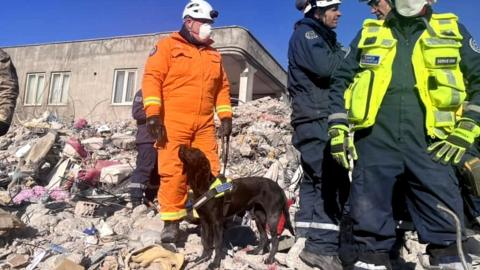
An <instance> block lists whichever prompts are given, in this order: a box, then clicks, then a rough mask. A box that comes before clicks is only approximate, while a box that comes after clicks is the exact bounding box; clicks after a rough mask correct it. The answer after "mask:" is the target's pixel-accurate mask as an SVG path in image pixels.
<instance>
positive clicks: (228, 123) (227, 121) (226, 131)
mask: <svg viewBox="0 0 480 270" xmlns="http://www.w3.org/2000/svg"><path fill="white" fill-rule="evenodd" d="M230 134H232V118H223V119H222V124H221V125H220V136H222V137H228V136H230Z"/></svg>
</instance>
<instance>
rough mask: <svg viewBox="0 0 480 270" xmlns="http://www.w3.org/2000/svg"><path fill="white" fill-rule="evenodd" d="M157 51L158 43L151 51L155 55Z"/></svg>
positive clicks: (151, 54)
mask: <svg viewBox="0 0 480 270" xmlns="http://www.w3.org/2000/svg"><path fill="white" fill-rule="evenodd" d="M156 53H157V45H155V47H153V48H152V50H151V51H150V56H153V55H155V54H156Z"/></svg>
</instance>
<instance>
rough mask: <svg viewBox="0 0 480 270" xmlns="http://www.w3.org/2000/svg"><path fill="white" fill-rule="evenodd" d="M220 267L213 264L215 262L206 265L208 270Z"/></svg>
mask: <svg viewBox="0 0 480 270" xmlns="http://www.w3.org/2000/svg"><path fill="white" fill-rule="evenodd" d="M219 267H220V263H215V262H211V263H210V264H209V265H208V268H207V269H208V270H213V269H217V268H219Z"/></svg>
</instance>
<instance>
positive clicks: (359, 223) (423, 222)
mask: <svg viewBox="0 0 480 270" xmlns="http://www.w3.org/2000/svg"><path fill="white" fill-rule="evenodd" d="M363 133H364V135H365V136H363V137H362V136H357V141H356V143H355V145H356V147H357V152H358V156H359V158H358V162H357V163H356V164H355V169H354V171H353V182H352V187H351V193H350V207H351V216H352V218H353V220H354V224H355V225H354V236H355V241H356V243H357V244H358V245H359V247H360V250H361V251H362V252H366V253H371V252H373V253H388V252H389V251H390V250H391V248H392V246H393V244H394V243H395V238H396V233H395V225H396V223H395V220H394V212H393V207H392V205H393V198H394V197H395V196H394V186H395V185H396V184H398V182H397V181H405V182H403V183H401V184H402V186H403V185H404V188H405V192H406V194H405V197H406V206H407V208H408V211H409V213H410V215H411V217H412V221H413V223H414V225H415V227H416V229H417V231H418V234H419V238H420V241H422V242H427V243H431V244H435V245H438V246H449V245H451V244H453V243H454V242H455V223H454V220H453V218H452V217H450V216H449V215H448V214H446V213H445V212H443V211H442V210H440V209H438V208H437V205H438V204H440V205H443V206H446V207H447V208H449V209H450V210H452V211H454V212H455V213H457V215H458V214H459V213H463V206H462V198H461V196H460V189H459V183H458V180H457V177H456V175H455V172H454V169H453V167H452V166H450V165H443V164H440V163H437V162H434V161H433V160H432V158H431V156H430V155H429V154H428V153H427V152H426V145H428V144H429V142H426V141H424V142H423V141H422V143H421V144H422V145H419V144H418V143H412V142H411V141H408V139H405V138H401V139H399V140H398V141H393V139H392V141H391V142H388V140H386V139H385V138H383V137H382V138H381V139H380V138H376V137H375V136H372V135H369V134H368V131H365V132H363ZM357 135H361V133H360V134H358V132H357ZM359 137H360V138H359ZM412 141H413V140H412ZM400 176H401V177H400ZM459 217H460V219H461V221H462V224H463V215H462V214H460V215H459Z"/></svg>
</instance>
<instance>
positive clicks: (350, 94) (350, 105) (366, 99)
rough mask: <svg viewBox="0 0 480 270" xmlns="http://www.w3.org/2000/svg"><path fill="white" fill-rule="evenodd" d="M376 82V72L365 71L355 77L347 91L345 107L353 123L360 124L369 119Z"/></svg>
mask: <svg viewBox="0 0 480 270" xmlns="http://www.w3.org/2000/svg"><path fill="white" fill-rule="evenodd" d="M374 80H375V73H374V71H372V70H370V69H367V70H364V71H362V72H360V73H358V74H357V75H356V76H355V79H354V81H353V83H352V84H351V85H350V87H349V88H348V89H347V91H345V107H346V109H347V110H348V120H349V121H351V122H352V123H360V122H362V121H364V120H365V119H366V118H367V116H368V110H369V108H370V105H371V104H370V102H371V99H372V97H373V82H374Z"/></svg>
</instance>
